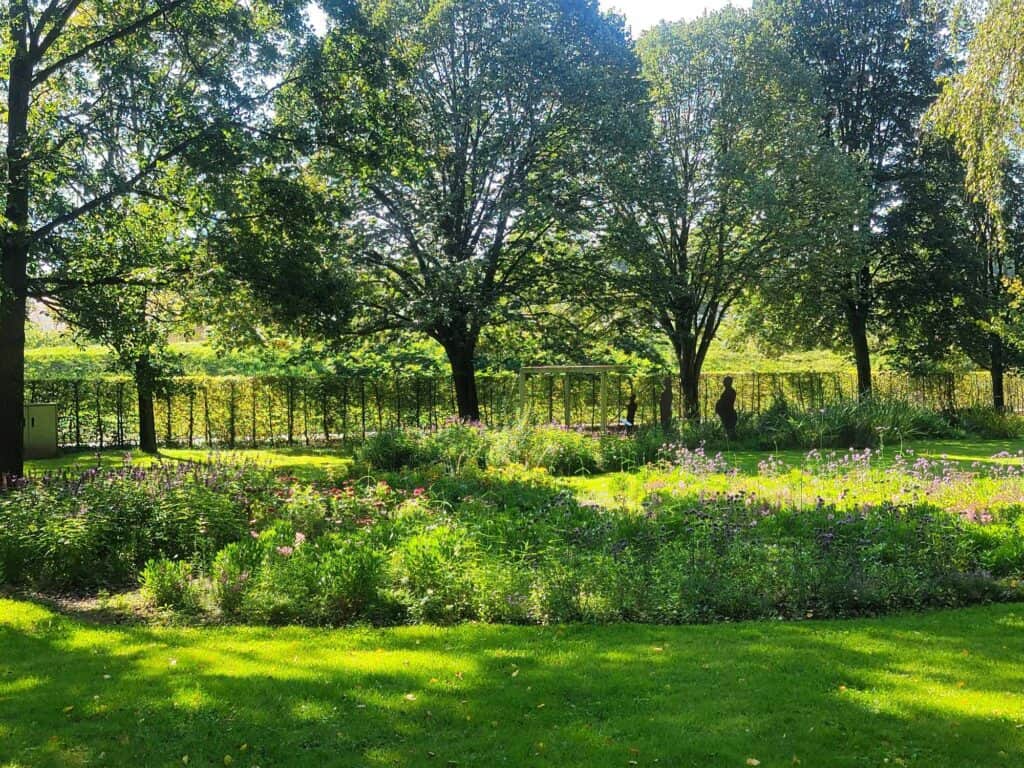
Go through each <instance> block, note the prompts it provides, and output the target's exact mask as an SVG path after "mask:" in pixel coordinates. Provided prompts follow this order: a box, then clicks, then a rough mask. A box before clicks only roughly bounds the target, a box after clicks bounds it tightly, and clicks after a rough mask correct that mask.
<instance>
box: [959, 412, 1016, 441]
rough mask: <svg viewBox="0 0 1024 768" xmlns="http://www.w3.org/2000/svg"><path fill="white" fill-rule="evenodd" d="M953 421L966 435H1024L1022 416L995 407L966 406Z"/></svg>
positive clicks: (988, 437)
mask: <svg viewBox="0 0 1024 768" xmlns="http://www.w3.org/2000/svg"><path fill="white" fill-rule="evenodd" d="M954 421H955V423H956V425H957V426H959V427H960V429H962V430H963V431H964V432H965V433H967V434H968V435H972V436H974V437H977V438H981V439H983V440H1017V439H1019V438H1020V437H1021V436H1022V435H1024V417H1021V416H1020V415H1019V414H1015V413H1005V412H1003V413H1000V412H999V411H997V410H996V409H995V408H966V409H964V410H961V411H957V413H956V414H955V416H954Z"/></svg>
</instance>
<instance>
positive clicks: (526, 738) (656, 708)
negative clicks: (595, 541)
mask: <svg viewBox="0 0 1024 768" xmlns="http://www.w3.org/2000/svg"><path fill="white" fill-rule="evenodd" d="M1021 659H1024V606H1022V605H1018V606H1013V605H1010V606H997V607H986V608H975V609H969V610H961V611H951V612H940V613H933V614H926V615H919V616H903V617H896V618H886V619H879V620H863V621H849V622H804V623H796V624H782V623H759V624H732V625H718V626H700V627H647V626H636V625H623V626H611V627H579V626H572V627H551V628H525V627H502V626H478V625H466V626H461V627H456V628H450V629H440V628H432V627H410V628H403V629H389V630H373V629H352V630H336V631H327V630H323V631H321V630H310V629H299V628H288V629H278V630H274V629H265V628H246V627H217V628H190V629H180V628H153V627H142V626H137V627H121V626H100V625H97V624H94V623H91V622H89V621H86V620H82V619H75V618H67V617H64V616H61V615H58V614H55V613H54V612H52V611H51V610H49V609H46V608H42V607H39V606H37V605H34V604H31V603H26V602H19V601H12V600H0V766H4V767H5V768H10V767H12V766H76V765H97V766H99V765H108V766H181V765H189V766H212V765H216V766H223V765H234V766H256V765H258V766H263V768H268V767H269V766H431V765H440V766H500V765H510V766H519V765H524V766H529V765H538V766H542V765H549V766H630V765H647V766H739V767H742V766H753V765H761V766H764V767H765V768H769V767H771V766H793V765H803V766H851V767H853V766H858V767H859V766H931V767H933V768H936V767H941V768H954V767H956V766H962V767H963V768H987V767H990V766H1020V765H1021V760H1022V756H1024V663H1022V661H1021Z"/></svg>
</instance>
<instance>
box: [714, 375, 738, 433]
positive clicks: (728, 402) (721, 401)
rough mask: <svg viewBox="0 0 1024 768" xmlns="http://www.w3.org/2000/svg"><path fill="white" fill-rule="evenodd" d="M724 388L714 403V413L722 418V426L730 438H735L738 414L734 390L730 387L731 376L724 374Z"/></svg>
mask: <svg viewBox="0 0 1024 768" xmlns="http://www.w3.org/2000/svg"><path fill="white" fill-rule="evenodd" d="M722 383H723V384H724V385H725V389H724V390H723V391H722V396H721V397H719V398H718V402H717V403H715V413H717V414H718V418H719V419H721V420H722V427H724V428H725V434H726V435H728V437H729V439H730V440H735V439H736V422H737V421H738V419H739V416H738V415H737V414H736V390H735V389H733V388H732V376H726V377H725V379H724V380H723V382H722Z"/></svg>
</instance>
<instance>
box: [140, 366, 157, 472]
mask: <svg viewBox="0 0 1024 768" xmlns="http://www.w3.org/2000/svg"><path fill="white" fill-rule="evenodd" d="M135 387H136V389H137V390H138V393H139V448H140V450H142V451H143V452H145V453H156V452H157V444H156V415H155V414H154V412H153V399H154V398H153V371H152V370H150V367H149V363H148V361H146V360H145V359H139V360H137V361H136V362H135Z"/></svg>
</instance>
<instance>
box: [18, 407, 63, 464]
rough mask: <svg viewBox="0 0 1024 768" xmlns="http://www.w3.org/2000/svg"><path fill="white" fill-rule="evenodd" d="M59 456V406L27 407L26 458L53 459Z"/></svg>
mask: <svg viewBox="0 0 1024 768" xmlns="http://www.w3.org/2000/svg"><path fill="white" fill-rule="evenodd" d="M56 455H57V404H56V403H29V404H28V405H26V406H25V458H26V459H52V458H53V457H54V456H56Z"/></svg>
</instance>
